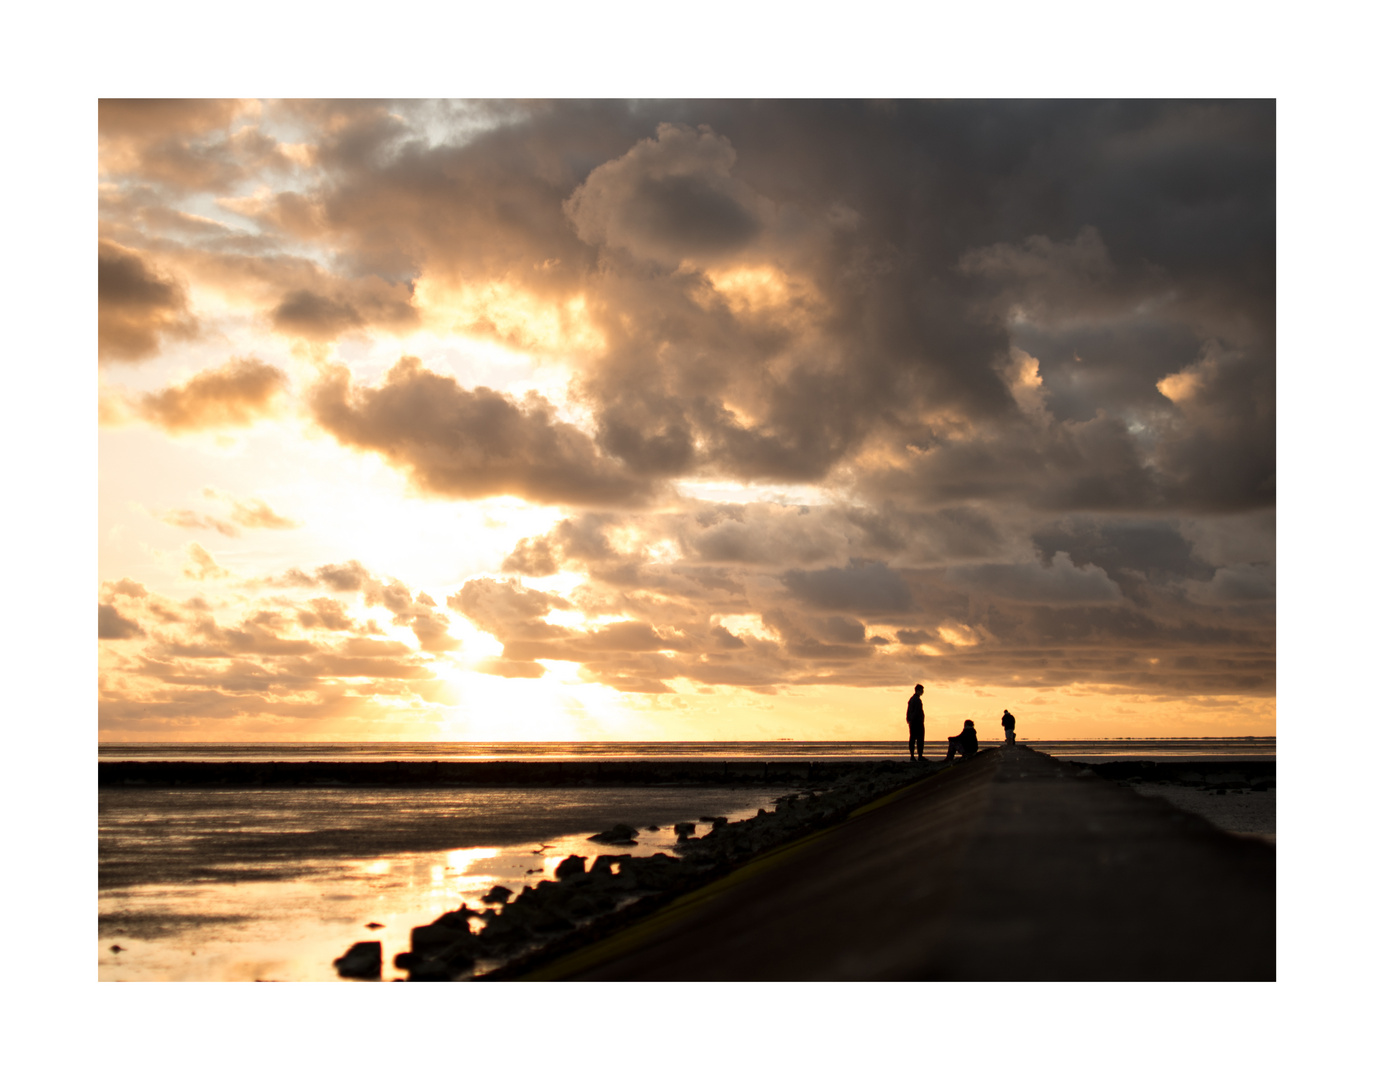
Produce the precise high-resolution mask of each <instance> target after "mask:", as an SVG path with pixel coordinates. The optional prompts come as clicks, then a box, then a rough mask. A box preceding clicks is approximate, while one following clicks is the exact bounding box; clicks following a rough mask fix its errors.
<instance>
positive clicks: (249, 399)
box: [133, 357, 287, 432]
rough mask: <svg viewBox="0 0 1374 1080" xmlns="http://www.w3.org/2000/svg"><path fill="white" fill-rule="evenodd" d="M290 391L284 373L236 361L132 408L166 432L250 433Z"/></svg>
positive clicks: (257, 362) (144, 398) (141, 400)
mask: <svg viewBox="0 0 1374 1080" xmlns="http://www.w3.org/2000/svg"><path fill="white" fill-rule="evenodd" d="M286 387H287V378H286V374H285V372H283V371H282V370H281V369H280V368H276V367H273V366H272V365H271V364H266V363H263V362H262V361H261V360H256V359H253V358H251V357H250V358H248V359H241V358H235V359H233V360H231V361H229V363H227V364H225V365H224V366H223V367H219V368H212V369H209V370H206V371H202V372H201V373H200V374H198V375H195V376H193V377H192V378H191V379H190V380H189V381H187V382H186V383H184V384H182V385H181V386H169V387H168V388H167V389H166V390H159V391H158V392H156V393H152V394H144V395H142V397H140V398H139V399H138V400H137V401H136V402H134V404H133V407H134V409H135V410H136V411H137V412H138V414H139V415H140V416H142V417H143V419H145V420H147V421H148V422H149V423H152V424H156V425H157V426H158V427H161V428H164V429H165V430H167V431H173V432H178V431H199V430H203V429H206V428H225V427H246V426H248V425H249V424H252V423H253V422H254V421H256V420H258V419H260V418H262V417H265V416H270V415H271V414H272V413H273V412H274V411H275V409H276V405H277V401H278V399H279V397H280V396H281V395H282V393H283V392H284V391H285V389H286Z"/></svg>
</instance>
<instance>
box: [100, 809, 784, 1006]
mask: <svg viewBox="0 0 1374 1080" xmlns="http://www.w3.org/2000/svg"><path fill="white" fill-rule="evenodd" d="M795 790H796V787H795V785H792V786H786V787H784V786H758V785H754V786H741V787H716V786H698V787H693V786H682V787H661V786H660V787H643V788H636V787H616V788H587V787H580V788H541V789H535V790H530V789H478V790H465V789H413V788H412V789H361V790H359V789H346V788H312V789H265V790H245V789H234V790H226V789H199V788H194V789H193V788H171V789H160V788H102V789H101V791H100V796H99V813H100V839H99V855H100V879H99V880H100V894H99V955H100V960H99V977H100V979H101V980H102V981H118V980H164V981H245V980H246V981H252V980H258V979H262V980H291V981H335V980H336V979H337V978H338V976H337V973H336V972H335V970H334V967H333V963H332V962H333V960H334V959H335V958H337V957H339V956H340V955H342V954H343V953H344V952H345V951H346V950H347V948H348V947H349V946H350V945H351V944H352V943H353V942H355V941H359V940H377V941H380V942H381V943H382V949H383V955H384V957H385V958H386V961H385V966H384V970H383V976H382V977H383V978H396V977H403V976H404V974H405V973H404V972H402V971H399V970H396V969H395V968H394V967H392V964H391V959H392V957H394V956H395V955H397V954H398V953H401V952H404V951H405V950H407V949H409V947H410V931H411V929H412V928H413V927H415V926H418V925H422V924H424V923H428V922H430V921H431V920H433V919H434V918H435V917H437V916H438V915H440V914H442V913H443V912H445V911H450V910H454V909H457V908H460V907H462V906H463V905H464V904H467V905H468V906H469V907H473V908H476V907H480V906H481V903H480V901H481V897H482V896H483V895H485V894H486V893H488V892H489V891H490V890H491V889H492V888H493V887H494V886H497V885H504V886H505V887H506V888H510V889H512V890H513V891H516V892H518V891H519V890H520V889H522V888H523V887H524V886H525V885H527V884H531V883H535V882H538V881H540V880H551V879H552V878H553V876H554V870H555V868H556V867H557V866H558V864H559V863H560V862H561V861H562V860H563V859H565V858H566V857H567V856H569V855H584V856H595V855H596V854H597V853H619V854H631V853H632V854H634V855H636V856H645V855H652V854H653V853H654V852H658V851H662V852H671V851H672V850H673V845H674V843H675V841H676V839H677V837H676V835H675V833H674V831H673V826H674V824H675V823H678V822H684V821H699V820H700V819H702V818H717V817H724V818H726V819H727V820H730V821H738V820H742V819H744V818H748V817H753V816H754V815H756V814H757V812H758V811H759V810H760V809H763V808H767V807H770V806H771V805H773V803H774V802H775V801H776V800H777V799H779V798H782V797H785V796H786V795H788V794H789V793H792V792H794V791H795ZM622 823H623V824H628V825H631V826H632V827H634V828H636V829H638V830H639V834H638V836H637V837H636V843H635V844H634V845H633V846H625V845H606V844H600V845H599V844H596V843H593V842H591V841H590V840H589V839H588V837H589V836H591V835H593V834H595V833H598V832H601V831H603V830H605V829H608V828H610V827H611V826H613V825H616V824H622ZM369 924H380V925H373V926H369ZM478 973H480V969H479V972H478Z"/></svg>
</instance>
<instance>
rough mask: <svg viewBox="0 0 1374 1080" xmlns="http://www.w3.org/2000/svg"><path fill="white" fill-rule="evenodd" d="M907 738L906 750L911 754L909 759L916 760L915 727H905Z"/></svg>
mask: <svg viewBox="0 0 1374 1080" xmlns="http://www.w3.org/2000/svg"><path fill="white" fill-rule="evenodd" d="M907 735H908V738H907V740H906V752H907V753H908V754H910V755H911V760H912V761H915V760H916V729H915V728H914V727H913V728H908V729H907Z"/></svg>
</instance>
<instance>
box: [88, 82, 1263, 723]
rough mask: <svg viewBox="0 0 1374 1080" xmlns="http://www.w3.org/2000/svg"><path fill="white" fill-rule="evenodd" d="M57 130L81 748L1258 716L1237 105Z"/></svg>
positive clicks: (268, 112) (397, 110)
mask: <svg viewBox="0 0 1374 1080" xmlns="http://www.w3.org/2000/svg"><path fill="white" fill-rule="evenodd" d="M99 162H100V174H99V252H98V258H99V354H100V363H99V382H100V391H99V395H100V436H99V580H98V591H99V628H100V631H99V632H100V650H99V660H100V670H99V680H100V737H101V738H102V739H106V740H125V739H152V740H164V739H186V740H219V739H227V740H258V739H282V740H311V739H483V740H487V739H581V738H585V739H770V738H778V737H784V736H787V737H793V738H799V739H801V738H811V739H829V738H835V739H852V738H892V739H897V738H902V739H904V738H905V726H904V724H903V722H902V718H903V712H904V707H905V701H906V697H907V695H908V694H909V693H910V691H911V687H912V685H913V684H914V683H916V682H921V683H923V684H924V685H925V687H926V711H927V716H928V723H927V729H928V732H929V733H930V735H931V736H932V737H939V736H941V735H943V734H953V733H954V732H955V731H957V730H958V727H959V722H960V721H961V720H962V719H963V718H965V717H972V718H974V719H975V720H976V721H977V723H978V724H979V729H980V731H981V732H983V733H984V735H985V737H991V736H994V734H995V733H998V732H1000V729H999V728H998V727H997V723H996V721H997V717H998V716H999V715H1000V714H1001V711H1002V709H1003V708H1010V709H1011V710H1012V712H1014V713H1016V715H1017V716H1018V718H1019V723H1018V728H1019V730H1020V731H1022V732H1023V733H1024V734H1025V736H1026V737H1027V738H1029V739H1031V740H1032V741H1033V740H1034V739H1035V738H1037V737H1041V738H1045V737H1104V736H1128V735H1134V736H1150V735H1225V734H1236V735H1266V734H1273V733H1274V731H1275V698H1274V694H1275V585H1274V581H1275V509H1274V508H1275V374H1276V372H1275V251H1276V241H1275V108H1274V104H1273V103H1272V102H1271V101H1251V102H1203V103H1189V102H1180V101H1170V102H1160V103H1152V102H1143V101H1136V102H1125V103H1121V102H1097V101H1073V102H1057V103H1041V102H1029V101H1021V102H1004V103H997V102H964V103H961V102H953V101H945V102H931V103H921V102H900V101H899V102H877V103H864V102H858V101H821V102H807V101H773V102H748V103H745V102H733V101H706V102H680V101H668V102H623V101H595V102H571V101H555V102H546V103H527V102H500V101H480V102H457V101H454V102H450V101H435V102H418V101H400V102H364V101H349V102H342V103H340V102H326V101H287V102H281V101H262V102H257V101H194V102H177V101H156V102H130V101H111V100H106V101H102V102H101V105H100V138H99ZM946 729H947V730H946Z"/></svg>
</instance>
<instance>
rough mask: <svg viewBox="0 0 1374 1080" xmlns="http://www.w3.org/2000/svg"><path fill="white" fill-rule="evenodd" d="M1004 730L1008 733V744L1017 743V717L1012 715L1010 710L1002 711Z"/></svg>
mask: <svg viewBox="0 0 1374 1080" xmlns="http://www.w3.org/2000/svg"><path fill="white" fill-rule="evenodd" d="M1002 730H1003V731H1004V732H1006V735H1007V742H1009V743H1014V742H1015V741H1016V717H1014V716H1012V715H1011V710H1010V709H1003V710H1002Z"/></svg>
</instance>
